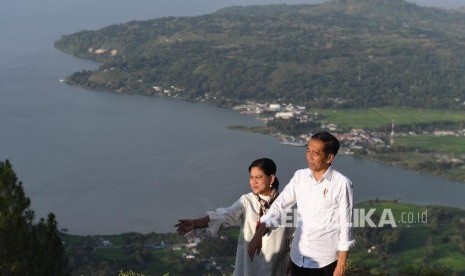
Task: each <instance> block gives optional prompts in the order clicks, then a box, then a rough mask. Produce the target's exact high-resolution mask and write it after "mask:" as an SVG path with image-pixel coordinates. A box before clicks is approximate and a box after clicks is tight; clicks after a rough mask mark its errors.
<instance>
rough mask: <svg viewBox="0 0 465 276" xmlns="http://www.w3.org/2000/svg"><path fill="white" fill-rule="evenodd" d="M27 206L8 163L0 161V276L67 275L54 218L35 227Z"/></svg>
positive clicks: (23, 194) (40, 222)
mask: <svg viewBox="0 0 465 276" xmlns="http://www.w3.org/2000/svg"><path fill="white" fill-rule="evenodd" d="M30 205H31V201H30V199H29V198H28V197H27V196H26V195H25V193H24V189H23V185H22V183H21V182H20V181H18V179H17V177H16V174H15V172H14V170H13V168H12V166H11V164H10V162H9V161H8V160H6V161H4V162H2V161H0V276H1V275H11V276H15V275H37V276H41V275H44V276H59V275H66V262H65V261H64V260H65V259H64V248H63V244H62V241H61V239H60V237H59V236H58V230H57V222H56V220H55V215H53V214H49V215H48V218H47V220H44V219H43V218H41V219H40V221H39V223H37V224H34V212H33V211H32V210H31V208H30Z"/></svg>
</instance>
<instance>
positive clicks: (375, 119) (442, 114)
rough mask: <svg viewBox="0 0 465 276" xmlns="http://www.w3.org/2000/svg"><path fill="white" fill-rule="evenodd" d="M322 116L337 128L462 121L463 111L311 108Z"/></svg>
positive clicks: (463, 118) (464, 115) (464, 116)
mask: <svg viewBox="0 0 465 276" xmlns="http://www.w3.org/2000/svg"><path fill="white" fill-rule="evenodd" d="M311 112H312V113H314V112H317V113H319V114H321V115H323V116H324V120H323V121H324V122H326V123H333V124H336V125H337V126H338V127H339V128H342V129H350V128H371V129H376V128H382V127H386V126H389V127H390V125H391V123H392V121H394V123H395V124H396V125H409V124H415V123H432V122H438V121H451V122H463V121H465V112H463V111H448V110H424V109H411V108H409V109H407V108H390V107H383V108H364V109H338V110H334V109H312V110H311Z"/></svg>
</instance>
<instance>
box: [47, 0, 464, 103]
mask: <svg viewBox="0 0 465 276" xmlns="http://www.w3.org/2000/svg"><path fill="white" fill-rule="evenodd" d="M464 25H465V15H464V14H463V13H460V12H459V11H446V10H441V9H436V8H425V7H420V6H417V5H415V4H411V3H407V2H404V1H401V0H339V1H336V0H333V1H329V2H326V3H323V4H318V5H271V6H248V7H231V8H225V9H221V10H218V11H217V12H215V13H212V14H208V15H203V16H195V17H166V18H159V19H153V20H147V21H132V22H128V23H125V24H118V25H112V26H109V27H106V28H103V29H100V30H97V31H81V32H78V33H75V34H71V35H64V36H63V37H62V38H61V39H59V40H58V41H57V42H56V43H55V46H56V47H57V48H59V49H61V50H63V51H65V52H68V53H72V54H74V55H76V56H80V57H85V58H91V59H94V60H98V61H100V62H102V65H101V66H100V68H99V69H98V70H96V71H81V72H77V73H75V74H73V75H71V76H70V77H68V78H67V82H68V83H70V84H75V85H80V86H83V87H86V88H89V89H104V90H111V91H121V92H129V93H141V94H163V95H169V96H174V97H180V98H187V99H193V100H206V101H210V102H214V103H216V104H224V105H231V104H234V103H237V102H243V101H245V100H258V101H260V100H265V99H266V100H276V101H283V102H284V101H292V102H294V103H296V104H301V105H306V106H312V107H380V106H395V107H419V108H435V109H463V108H464V105H463V103H464V101H465V96H463V95H465V93H464V92H465V91H464V87H465V75H464V74H463V71H464V69H465V68H464V64H465V47H464V45H465V28H463V26H464Z"/></svg>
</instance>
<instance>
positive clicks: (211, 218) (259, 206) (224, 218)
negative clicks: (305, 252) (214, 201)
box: [175, 158, 294, 276]
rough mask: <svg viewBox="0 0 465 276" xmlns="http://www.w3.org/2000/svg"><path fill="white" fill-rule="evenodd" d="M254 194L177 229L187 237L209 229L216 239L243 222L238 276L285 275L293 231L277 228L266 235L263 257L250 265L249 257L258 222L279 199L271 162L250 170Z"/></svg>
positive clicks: (183, 222)
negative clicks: (224, 229) (218, 232)
mask: <svg viewBox="0 0 465 276" xmlns="http://www.w3.org/2000/svg"><path fill="white" fill-rule="evenodd" d="M249 174H250V178H249V182H250V188H251V189H252V192H250V193H248V194H244V195H242V196H241V197H240V198H239V199H238V200H237V201H236V202H235V203H234V204H233V205H232V206H230V207H227V208H219V209H217V210H216V211H210V212H207V216H205V217H202V218H198V219H181V220H179V223H178V224H176V225H175V227H178V232H180V233H182V234H186V233H188V232H190V231H192V230H194V229H196V228H208V230H209V231H210V232H211V233H212V234H213V235H214V234H216V232H217V231H218V230H219V228H220V227H222V226H223V227H227V226H231V225H235V224H236V222H238V221H240V226H241V227H240V235H239V241H238V244H237V251H236V263H235V268H234V275H235V276H256V275H263V276H267V275H272V276H283V275H286V270H287V266H288V261H289V254H288V246H289V239H290V237H291V236H292V233H293V230H294V229H293V228H286V227H284V226H281V227H278V229H276V230H277V231H272V232H271V233H270V235H265V236H264V237H263V242H262V250H261V253H260V254H259V255H258V256H256V257H255V258H254V261H253V262H251V261H250V258H249V257H248V254H247V249H248V244H249V241H250V240H251V239H252V237H253V236H254V234H255V230H256V227H257V222H259V221H260V217H261V216H262V215H264V214H265V213H266V211H267V210H268V209H269V207H270V205H271V203H273V201H274V200H275V199H276V197H277V196H278V194H279V192H278V186H279V181H278V179H277V178H276V175H275V174H276V164H275V163H274V162H273V160H271V159H269V158H260V159H257V160H255V161H253V162H252V164H250V166H249Z"/></svg>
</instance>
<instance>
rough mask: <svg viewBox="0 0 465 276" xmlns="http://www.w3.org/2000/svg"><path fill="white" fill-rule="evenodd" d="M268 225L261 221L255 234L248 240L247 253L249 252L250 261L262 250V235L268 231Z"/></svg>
mask: <svg viewBox="0 0 465 276" xmlns="http://www.w3.org/2000/svg"><path fill="white" fill-rule="evenodd" d="M268 230H269V229H268V227H266V224H265V223H261V224H260V226H259V227H258V228H257V230H256V231H255V235H254V236H253V238H252V240H251V241H250V242H249V248H248V249H247V253H248V254H249V258H250V261H253V257H254V256H255V254H257V255H259V254H260V251H261V250H262V237H263V235H265V234H266V232H268Z"/></svg>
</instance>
